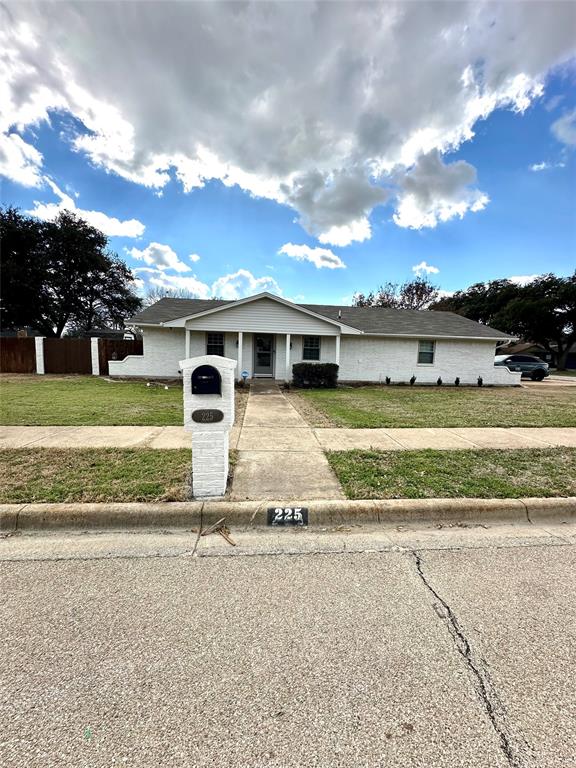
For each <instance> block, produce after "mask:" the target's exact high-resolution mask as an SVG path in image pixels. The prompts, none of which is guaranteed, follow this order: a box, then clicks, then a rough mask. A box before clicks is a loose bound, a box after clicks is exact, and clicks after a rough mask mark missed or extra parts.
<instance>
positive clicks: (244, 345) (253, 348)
mask: <svg viewBox="0 0 576 768" xmlns="http://www.w3.org/2000/svg"><path fill="white" fill-rule="evenodd" d="M185 334H186V337H185V357H186V358H188V357H195V356H197V355H205V354H212V355H222V356H223V357H228V358H231V359H232V360H236V361H237V362H238V366H237V369H236V377H237V379H239V380H240V379H242V372H246V374H247V378H255V379H256V378H262V379H273V380H277V381H287V380H290V379H291V378H292V366H293V365H294V364H295V363H300V362H322V363H336V364H337V365H339V364H340V335H339V334H335V333H332V334H330V335H328V334H324V335H318V334H316V335H304V334H301V333H260V332H253V331H209V330H206V331H202V330H191V329H189V328H186V329H185Z"/></svg>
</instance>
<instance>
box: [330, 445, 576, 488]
mask: <svg viewBox="0 0 576 768" xmlns="http://www.w3.org/2000/svg"><path fill="white" fill-rule="evenodd" d="M327 456H328V461H329V462H330V466H331V467H332V469H333V470H334V472H335V473H336V476H337V477H338V480H339V481H340V483H341V485H342V488H343V489H344V492H345V493H346V496H347V497H348V498H349V499H403V498H405V499H428V498H480V499H482V498H486V499H490V498H499V499H513V498H521V497H529V496H536V497H543V496H576V448H546V449H534V450H532V449H519V450H477V451H475V450H464V451H436V450H425V451H341V452H331V453H328V454H327Z"/></svg>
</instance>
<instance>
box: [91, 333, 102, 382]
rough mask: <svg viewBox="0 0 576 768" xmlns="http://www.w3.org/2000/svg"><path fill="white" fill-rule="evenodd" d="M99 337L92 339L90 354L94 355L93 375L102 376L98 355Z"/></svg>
mask: <svg viewBox="0 0 576 768" xmlns="http://www.w3.org/2000/svg"><path fill="white" fill-rule="evenodd" d="M98 342H99V339H90V355H91V357H92V376H100V357H99V355H98Z"/></svg>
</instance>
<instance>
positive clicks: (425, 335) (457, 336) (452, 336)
mask: <svg viewBox="0 0 576 768" xmlns="http://www.w3.org/2000/svg"><path fill="white" fill-rule="evenodd" d="M364 336H384V337H387V338H392V339H457V340H461V341H462V340H464V341H517V338H518V337H516V336H463V335H462V334H445V333H382V332H379V331H364Z"/></svg>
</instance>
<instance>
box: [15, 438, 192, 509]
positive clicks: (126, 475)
mask: <svg viewBox="0 0 576 768" xmlns="http://www.w3.org/2000/svg"><path fill="white" fill-rule="evenodd" d="M190 470H191V455H190V451H188V450H166V451H156V450H152V449H148V450H146V449H122V450H119V449H113V448H109V449H102V448H100V449H68V450H61V449H55V448H39V449H35V450H30V449H26V448H22V449H18V450H0V503H2V504H9V503H23V502H60V503H65V502H98V501H110V502H112V501H185V500H186V499H189V498H190Z"/></svg>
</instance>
